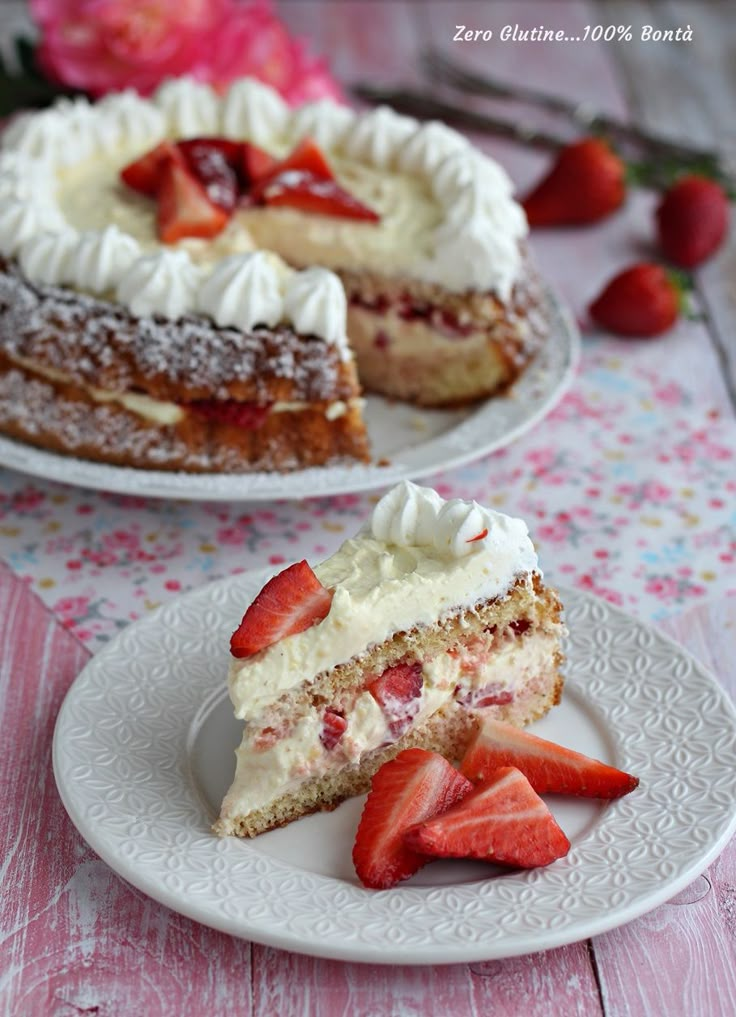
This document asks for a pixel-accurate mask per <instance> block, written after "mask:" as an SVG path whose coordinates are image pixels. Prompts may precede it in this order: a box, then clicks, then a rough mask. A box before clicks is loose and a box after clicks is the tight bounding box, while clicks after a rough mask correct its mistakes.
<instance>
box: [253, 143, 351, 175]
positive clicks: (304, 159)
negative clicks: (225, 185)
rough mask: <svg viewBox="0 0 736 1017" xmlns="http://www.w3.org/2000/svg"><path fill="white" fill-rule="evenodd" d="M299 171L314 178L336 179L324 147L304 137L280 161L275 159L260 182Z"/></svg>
mask: <svg viewBox="0 0 736 1017" xmlns="http://www.w3.org/2000/svg"><path fill="white" fill-rule="evenodd" d="M291 172H299V173H304V174H306V175H308V176H310V177H311V178H312V179H313V180H334V179H335V174H334V173H333V172H332V170H331V168H330V164H329V163H328V162H327V159H326V158H325V156H324V154H323V152H322V149H321V148H320V147H319V145H318V144H317V143H316V142H315V141H312V139H311V138H304V139H303V140H302V141H300V142H299V144H298V145H297V146H296V148H295V149H294V150H293V151H292V152H290V153H289V154H288V155H287V156H286V158H285V159H282V160H281V161H280V162H279V161H277V160H275V159H274V160H273V165H272V166H271V168H270V170H269V171H268V173H267V174H266V175H265V176H264V175H263V174H261V177H262V179H261V181H259V182H260V183H264V184H265V183H268V181H269V180H273V179H274V178H275V177H278V176H281V175H282V174H283V173H291Z"/></svg>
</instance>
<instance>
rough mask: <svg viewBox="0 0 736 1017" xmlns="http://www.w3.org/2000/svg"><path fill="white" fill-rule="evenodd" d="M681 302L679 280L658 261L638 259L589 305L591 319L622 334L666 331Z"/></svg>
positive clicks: (648, 333)
mask: <svg viewBox="0 0 736 1017" xmlns="http://www.w3.org/2000/svg"><path fill="white" fill-rule="evenodd" d="M681 304H682V292H681V289H680V287H679V285H678V283H677V282H676V281H675V280H674V279H673V277H672V276H671V275H670V274H669V273H668V272H667V271H666V270H665V269H664V268H662V266H661V265H655V264H653V263H650V262H644V261H642V262H639V263H638V264H636V265H632V266H631V267H630V268H627V269H624V271H623V272H619V274H618V275H616V276H614V277H613V279H611V280H610V282H608V283H607V284H606V286H605V287H604V288H603V290H602V291H601V293H599V295H598V296H597V297H596V299H595V300H594V301H593V303H592V304H591V305H590V307H589V308H588V311H589V314H590V316H591V318H592V319H593V321H595V322H596V323H597V324H598V325H601V326H602V327H603V328H605V329H607V330H608V331H609V332H614V333H615V334H616V335H621V336H636V337H640V338H646V337H648V336H655V335H660V334H661V333H662V332H666V331H667V329H669V328H671V327H672V325H674V323H675V322H676V321H677V318H678V317H679V314H680V308H681Z"/></svg>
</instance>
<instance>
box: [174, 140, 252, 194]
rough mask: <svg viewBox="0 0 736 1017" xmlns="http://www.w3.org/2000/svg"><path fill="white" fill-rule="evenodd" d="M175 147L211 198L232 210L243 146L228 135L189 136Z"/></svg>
mask: <svg viewBox="0 0 736 1017" xmlns="http://www.w3.org/2000/svg"><path fill="white" fill-rule="evenodd" d="M177 148H178V149H179V151H180V152H181V154H182V156H183V158H184V161H185V163H186V165H187V168H188V169H189V171H190V172H191V174H192V176H194V177H196V179H197V180H198V181H199V182H200V184H201V185H202V187H203V188H204V190H205V192H206V194H207V197H208V198H209V199H210V201H211V202H212V203H213V204H214V205H217V206H218V207H219V208H223V209H224V210H225V211H226V212H232V210H233V209H234V208H235V204H236V202H237V200H238V193H239V190H240V184H239V181H238V169H239V167H240V161H241V158H242V145H241V144H240V143H239V142H237V141H229V140H228V139H227V138H189V139H187V140H186V141H180V142H178V144H177Z"/></svg>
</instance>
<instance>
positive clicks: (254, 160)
mask: <svg viewBox="0 0 736 1017" xmlns="http://www.w3.org/2000/svg"><path fill="white" fill-rule="evenodd" d="M277 165H278V159H276V158H275V157H274V156H272V155H271V154H270V153H269V152H266V151H264V149H262V148H259V147H258V146H257V145H254V144H253V143H252V142H251V141H244V142H243V145H242V152H241V157H240V170H241V174H242V176H243V178H244V179H245V181H246V184H247V185H250V184H253V183H255V182H257V181H258V180H260V179H261V178H262V177H266V176H269V175H271V174H272V172H273V170H274V168H275V167H276V166H277Z"/></svg>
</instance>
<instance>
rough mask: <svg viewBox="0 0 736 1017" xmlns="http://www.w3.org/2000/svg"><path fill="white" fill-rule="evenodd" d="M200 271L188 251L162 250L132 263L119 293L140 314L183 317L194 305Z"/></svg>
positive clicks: (139, 315) (119, 287) (122, 299)
mask: <svg viewBox="0 0 736 1017" xmlns="http://www.w3.org/2000/svg"><path fill="white" fill-rule="evenodd" d="M199 281H200V273H199V270H198V269H197V268H196V267H195V265H194V264H193V262H192V259H191V258H190V257H189V255H188V254H187V253H186V251H172V250H162V251H158V252H157V253H156V254H146V255H144V256H143V257H142V258H138V259H137V260H136V261H134V262H133V263H132V265H131V266H130V268H129V269H128V271H127V272H126V273H125V275H124V276H123V277H122V279H121V280H120V284H119V286H118V288H117V293H116V296H117V298H118V300H119V301H120V302H121V303H122V304H125V306H126V307H129V308H130V310H131V311H132V312H133V314H135V315H136V316H137V317H144V316H145V315H149V314H163V315H164V316H165V317H167V318H181V317H182V316H183V315H185V314H186V313H187V312H188V311H189V309H190V308H192V307H194V306H195V304H196V299H197V290H198V288H199Z"/></svg>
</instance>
